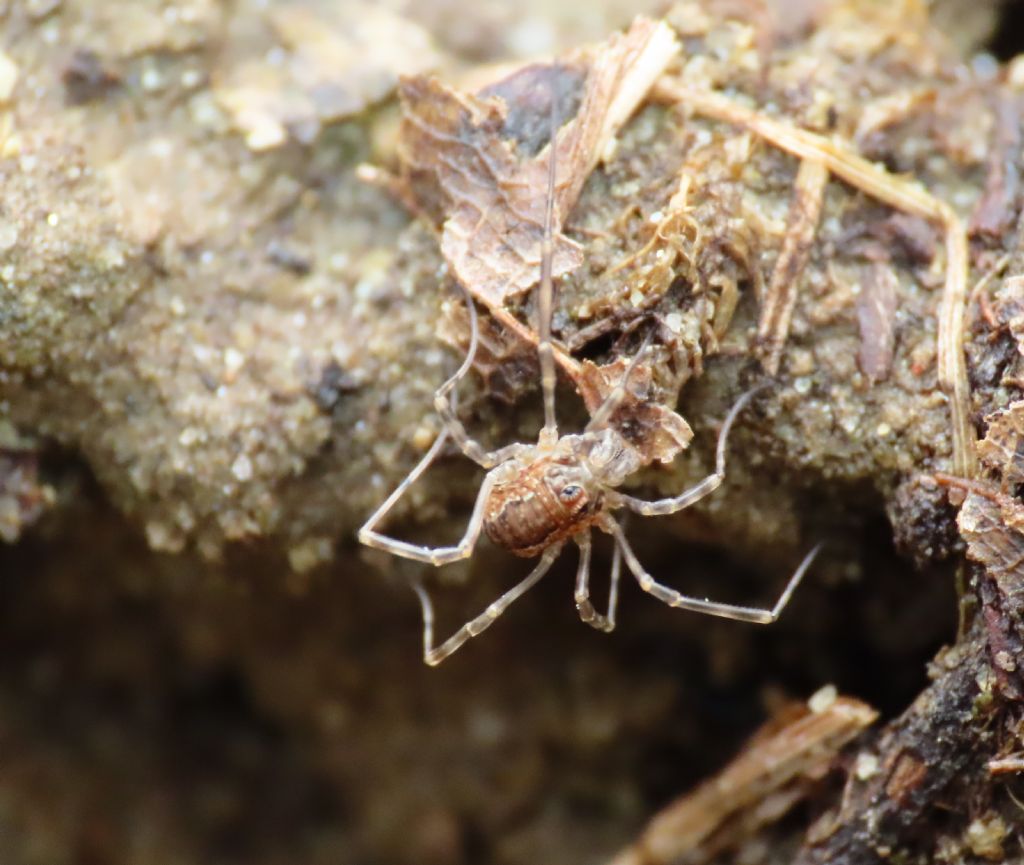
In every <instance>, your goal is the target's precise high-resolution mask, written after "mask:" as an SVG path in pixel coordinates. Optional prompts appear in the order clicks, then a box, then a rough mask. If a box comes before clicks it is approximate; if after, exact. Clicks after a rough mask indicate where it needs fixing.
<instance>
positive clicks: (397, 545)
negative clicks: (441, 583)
mask: <svg viewBox="0 0 1024 865" xmlns="http://www.w3.org/2000/svg"><path fill="white" fill-rule="evenodd" d="M447 437H448V430H443V431H442V432H441V434H440V435H439V436H438V437H437V438H436V439H435V441H434V444H433V445H431V447H430V450H429V451H427V452H426V454H424V456H423V459H421V460H420V461H419V463H417V465H416V467H415V468H414V469H413V470H412V471H411V472H409V474H408V475H407V476H406V478H405V480H404V481H402V482H401V483H400V484H399V485H398V487H396V488H395V491H394V492H393V493H392V494H391V495H390V496H388V497H387V498H386V499H385V500H384V503H383V504H382V505H381V506H380V507H379V508H377V510H375V511H374V512H373V513H372V514H371V515H370V518H369V519H368V520H367V521H366V522H365V523H364V524H363V527H362V528H361V529H360V530H359V542H360V543H362V544H366V546H368V547H375V548H376V549H378V550H385V551H386V552H389V553H391V554H392V555H395V556H401V557H402V558H404V559H413V560H414V561H417V562H426V563H427V564H431V565H434V566H435V567H440V566H441V565H447V564H450V563H451V562H457V561H458V560H459V559H465V558H467V557H468V556H469V555H470V554H471V553H472V552H473V547H474V546H475V545H476V542H477V539H478V538H479V537H480V531H481V529H482V528H483V524H484V507H485V506H486V504H487V497H488V496H489V495H490V494H491V487H493V486H494V482H493V481H492V480H491V477H490V475H488V476H487V477H486V478H484V482H483V483H482V484H481V485H480V492H479V493H478V494H477V497H476V504H475V505H474V506H473V513H472V515H471V516H470V518H469V525H468V526H466V533H465V534H464V535H463V536H462V540H461V541H459V542H458V543H457V544H456V545H455V546H453V547H424V546H420V545H419V544H410V543H409V542H408V541H400V540H398V539H397V538H391V537H388V536H387V535H382V534H380V533H379V532H377V531H376V530H375V529H376V526H377V523H379V522H380V521H381V520H382V519H383V518H384V517H385V516H386V515H387V513H388V511H390V510H391V508H393V507H394V505H395V502H397V501H398V500H399V499H400V498H401V497H402V494H403V493H404V492H405V491H406V490H407V489H408V488H409V487H410V486H411V485H412V484H413V483H414V482H415V481H416V479H417V478H418V477H419V476H420V475H421V474H423V472H424V471H426V469H427V467H428V466H429V465H430V464H431V463H432V462H433V461H434V457H435V456H437V454H438V452H439V451H440V449H441V447H442V446H443V445H444V443H445V440H446V439H447Z"/></svg>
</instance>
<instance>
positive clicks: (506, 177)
mask: <svg viewBox="0 0 1024 865" xmlns="http://www.w3.org/2000/svg"><path fill="white" fill-rule="evenodd" d="M677 48H678V45H677V43H676V40H675V37H674V35H673V34H672V32H671V30H670V29H669V28H668V27H667V26H666V25H665V24H664V23H663V22H654V21H651V20H649V19H643V18H641V19H637V21H636V22H635V23H634V24H633V26H632V27H631V28H630V29H629V31H627V32H626V33H625V34H621V35H617V36H614V37H612V38H611V39H610V40H609V41H608V42H606V43H604V44H603V45H602V46H599V47H598V48H597V49H593V50H592V51H590V52H588V53H585V54H582V55H580V56H579V57H578V58H577V59H575V60H570V61H569V62H568V63H567V64H565V65H558V66H554V67H546V68H545V67H529V68H528V69H527V70H520V71H519V72H517V73H515V74H514V75H513V76H510V77H509V78H508V79H506V80H505V81H503V82H499V83H498V84H495V85H492V86H491V87H489V88H487V89H486V90H485V91H483V92H482V93H481V94H479V95H470V94H463V93H459V92H458V91H456V90H454V89H452V88H450V87H448V86H446V85H444V84H441V83H440V82H438V81H436V80H434V79H428V78H424V77H416V78H409V79H406V80H405V81H403V82H402V85H401V88H400V94H401V97H402V106H403V117H404V119H403V125H402V133H401V149H400V153H401V157H402V161H403V164H404V167H405V171H406V176H407V178H408V180H409V181H410V184H411V187H412V189H413V190H414V193H415V194H416V196H417V199H418V201H419V203H420V206H421V207H422V208H423V209H424V210H425V211H426V212H428V213H431V214H432V215H433V216H435V218H437V219H438V221H442V220H443V222H444V229H443V234H442V239H441V249H442V252H443V253H444V256H445V258H446V260H447V261H448V263H449V265H450V267H451V268H452V272H453V273H454V274H455V276H456V277H457V278H458V279H459V280H460V281H461V282H462V283H463V285H465V286H466V288H468V289H469V291H470V292H471V293H472V294H473V296H474V297H476V298H477V299H478V300H479V301H480V302H482V303H483V304H485V305H487V306H488V307H490V308H491V309H494V308H496V307H501V306H502V305H503V304H504V302H505V300H506V299H507V298H509V297H514V296H516V295H518V294H521V293H523V292H525V291H527V290H528V289H529V288H531V287H532V286H533V285H534V284H535V283H536V282H537V281H538V279H539V276H540V266H541V255H542V245H543V244H542V241H543V234H544V214H545V207H546V197H547V189H548V165H549V160H550V159H551V153H552V148H551V147H550V146H548V147H546V148H545V149H544V150H542V151H540V152H539V153H537V154H536V155H534V154H532V153H531V152H530V151H531V149H533V148H535V147H536V146H537V142H538V140H539V129H540V125H543V124H545V122H546V121H547V119H548V118H549V116H550V105H551V102H552V101H555V102H556V107H558V108H561V107H562V103H563V102H564V101H566V100H567V99H568V100H569V101H572V100H573V99H575V98H576V97H575V96H574V94H579V90H578V89H577V88H578V87H579V86H580V81H581V77H580V70H581V69H583V68H585V69H586V70H587V72H586V78H585V81H584V82H583V83H582V93H581V94H579V95H578V100H579V110H578V111H577V112H576V115H575V117H573V119H572V120H570V121H569V122H568V123H565V124H564V125H563V126H562V127H561V129H560V130H559V131H558V133H557V135H556V141H555V147H554V148H553V149H554V151H555V153H556V157H555V158H556V160H557V165H556V172H555V173H556V178H557V180H556V187H555V194H554V202H553V210H554V225H553V234H554V237H553V260H552V274H553V276H555V277H558V276H560V275H562V274H565V273H568V272H569V271H571V270H573V269H575V268H576V267H578V266H579V265H580V264H581V263H582V260H583V256H582V251H581V249H580V247H579V245H578V244H576V243H574V242H573V241H571V240H569V239H568V238H567V237H565V236H564V235H563V234H562V233H561V232H562V227H563V225H564V223H565V219H566V218H567V216H568V214H569V212H570V210H571V209H572V207H573V205H574V204H575V203H576V199H577V198H578V197H579V193H580V190H581V189H582V188H583V184H584V182H585V181H586V179H587V177H588V176H589V174H590V172H591V171H592V170H593V169H594V167H595V165H596V164H597V163H598V161H599V160H600V158H601V156H602V154H603V153H604V152H605V151H606V149H607V147H608V145H609V144H610V142H611V140H612V138H613V137H614V135H615V134H616V132H617V130H618V129H619V128H620V127H621V125H622V124H623V123H625V121H626V120H627V119H628V118H629V116H630V115H631V114H632V113H633V112H634V111H635V110H636V108H637V106H638V105H639V104H640V102H641V101H642V100H643V99H644V97H645V96H646V94H647V91H648V90H649V89H650V87H651V85H652V84H653V82H654V81H655V79H657V78H658V76H659V75H661V73H662V72H663V71H664V69H665V67H666V66H667V64H668V62H669V61H670V60H671V59H672V57H673V56H674V55H675V53H676V51H677ZM527 117H529V118H530V121H531V122H527V119H526V118H527Z"/></svg>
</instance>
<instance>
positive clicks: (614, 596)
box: [574, 530, 622, 634]
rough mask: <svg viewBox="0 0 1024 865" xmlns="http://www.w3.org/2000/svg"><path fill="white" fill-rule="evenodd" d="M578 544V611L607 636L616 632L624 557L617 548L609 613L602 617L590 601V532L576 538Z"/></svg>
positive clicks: (609, 595) (576, 596)
mask: <svg viewBox="0 0 1024 865" xmlns="http://www.w3.org/2000/svg"><path fill="white" fill-rule="evenodd" d="M576 544H577V546H579V548H580V563H579V567H578V568H577V570H576V593H575V595H574V600H575V601H576V609H577V610H578V611H579V614H580V619H581V620H582V621H584V622H586V623H587V624H588V625H590V626H591V627H592V628H597V630H599V631H604V632H605V633H606V634H607V633H611V632H612V631H614V630H615V607H616V605H617V604H618V601H619V574H620V573H621V571H622V556H621V555H620V553H619V548H618V546H617V545H616V547H615V558H614V559H613V560H612V581H611V589H610V590H609V592H608V613H607V614H606V615H604V616H602V615H601V614H600V613H598V612H597V610H595V609H594V605H593V604H592V603H591V601H590V550H591V541H590V531H589V530H588V531H587V532H586V533H585V534H582V535H580V536H579V537H577V538H576Z"/></svg>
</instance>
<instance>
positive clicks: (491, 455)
mask: <svg viewBox="0 0 1024 865" xmlns="http://www.w3.org/2000/svg"><path fill="white" fill-rule="evenodd" d="M459 288H460V289H462V294H463V297H464V298H465V300H466V310H467V312H468V313H469V350H468V351H467V352H466V357H465V358H464V359H463V361H462V365H461V366H459V368H458V369H457V370H456V371H455V373H454V374H453V375H452V376H451V378H449V379H448V380H447V381H446V382H445V383H444V384H442V385H441V386H440V387H439V388H438V389H437V391H435V393H434V410H435V411H436V412H437V413H438V414H439V415H440V416H441V420H442V421H443V422H444V425H445V427H446V428H447V430H448V432H449V434H450V435H451V437H452V438H453V439H454V440H455V443H456V444H457V445H458V446H459V449H460V450H461V451H462V452H463V453H464V454H465V455H466V456H467V457H469V458H470V459H471V460H473V462H475V463H477V464H478V465H480V466H482V467H483V468H485V469H491V468H494V466H496V465H498V464H499V463H503V462H504V461H505V460H507V459H508V458H509V457H511V456H514V455H515V454H516V453H517V452H518V451H520V450H522V445H520V444H512V445H508V446H507V447H504V448H499V449H498V450H496V451H488V450H485V449H484V447H483V445H481V444H480V443H479V442H478V441H476V440H475V439H474V438H472V437H471V436H470V435H469V433H468V432H467V431H466V427H465V426H464V425H463V423H462V421H461V420H459V416H458V414H457V412H456V408H457V397H456V393H455V387H456V386H457V385H458V383H459V382H460V381H462V379H463V378H465V376H466V373H468V372H469V369H470V367H471V366H472V365H473V360H474V359H475V358H476V350H477V346H478V345H479V344H480V325H479V321H478V317H477V311H476V305H475V304H474V303H473V298H472V296H471V295H470V293H469V292H468V291H467V290H466V287H465V286H464V285H462V283H459Z"/></svg>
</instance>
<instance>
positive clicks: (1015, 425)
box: [978, 400, 1024, 486]
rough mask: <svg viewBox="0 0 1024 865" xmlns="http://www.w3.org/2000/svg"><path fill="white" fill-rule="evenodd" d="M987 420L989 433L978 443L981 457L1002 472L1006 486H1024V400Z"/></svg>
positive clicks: (986, 463) (990, 416)
mask: <svg viewBox="0 0 1024 865" xmlns="http://www.w3.org/2000/svg"><path fill="white" fill-rule="evenodd" d="M985 420H986V421H987V422H988V433H987V434H986V435H985V438H984V439H983V440H982V441H980V442H978V456H980V457H981V459H982V462H984V463H985V465H987V466H988V467H989V468H992V469H995V470H996V471H998V472H999V473H1000V475H1001V476H1002V479H1003V484H1004V486H1015V485H1017V484H1020V483H1024V400H1018V401H1017V402H1012V403H1010V404H1009V405H1008V406H1007V407H1006V408H1005V409H1000V410H999V411H995V412H993V413H992V414H990V415H989V416H988V417H987V418H986V419H985Z"/></svg>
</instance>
